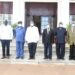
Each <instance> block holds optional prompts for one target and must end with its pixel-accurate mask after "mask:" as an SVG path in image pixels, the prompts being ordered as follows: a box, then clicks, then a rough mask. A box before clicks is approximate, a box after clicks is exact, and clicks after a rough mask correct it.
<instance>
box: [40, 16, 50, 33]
mask: <svg viewBox="0 0 75 75" xmlns="http://www.w3.org/2000/svg"><path fill="white" fill-rule="evenodd" d="M48 22H49V17H41V33H43V30H44V29H45V28H46V26H47V24H48Z"/></svg>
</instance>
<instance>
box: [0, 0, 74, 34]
mask: <svg viewBox="0 0 75 75" xmlns="http://www.w3.org/2000/svg"><path fill="white" fill-rule="evenodd" d="M74 18H75V0H0V23H1V22H2V21H4V20H5V19H8V20H9V22H10V23H11V24H14V23H17V22H18V21H22V22H23V26H26V25H28V23H29V20H31V19H34V21H35V23H38V24H39V25H41V26H38V27H39V31H40V33H41V32H42V30H43V29H44V28H45V25H46V24H47V22H50V23H51V25H54V26H53V27H58V26H59V25H58V24H59V22H63V25H64V27H66V25H67V24H69V23H72V22H74V20H75V19H74ZM40 28H41V29H40Z"/></svg>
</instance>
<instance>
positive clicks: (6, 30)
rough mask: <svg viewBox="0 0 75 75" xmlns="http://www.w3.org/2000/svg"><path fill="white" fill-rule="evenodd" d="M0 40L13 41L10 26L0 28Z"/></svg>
mask: <svg viewBox="0 0 75 75" xmlns="http://www.w3.org/2000/svg"><path fill="white" fill-rule="evenodd" d="M0 39H1V40H12V39H13V29H12V27H11V26H10V25H7V26H5V25H1V26H0Z"/></svg>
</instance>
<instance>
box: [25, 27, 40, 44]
mask: <svg viewBox="0 0 75 75" xmlns="http://www.w3.org/2000/svg"><path fill="white" fill-rule="evenodd" d="M25 40H26V41H27V42H28V43H32V42H34V43H37V42H38V41H39V31H38V28H37V27H36V26H33V27H31V26H29V27H28V28H27V31H26V37H25Z"/></svg>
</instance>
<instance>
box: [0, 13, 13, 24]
mask: <svg viewBox="0 0 75 75" xmlns="http://www.w3.org/2000/svg"><path fill="white" fill-rule="evenodd" d="M5 20H8V23H9V24H11V21H12V15H11V14H0V25H1V24H3V22H4V21H5Z"/></svg>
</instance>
